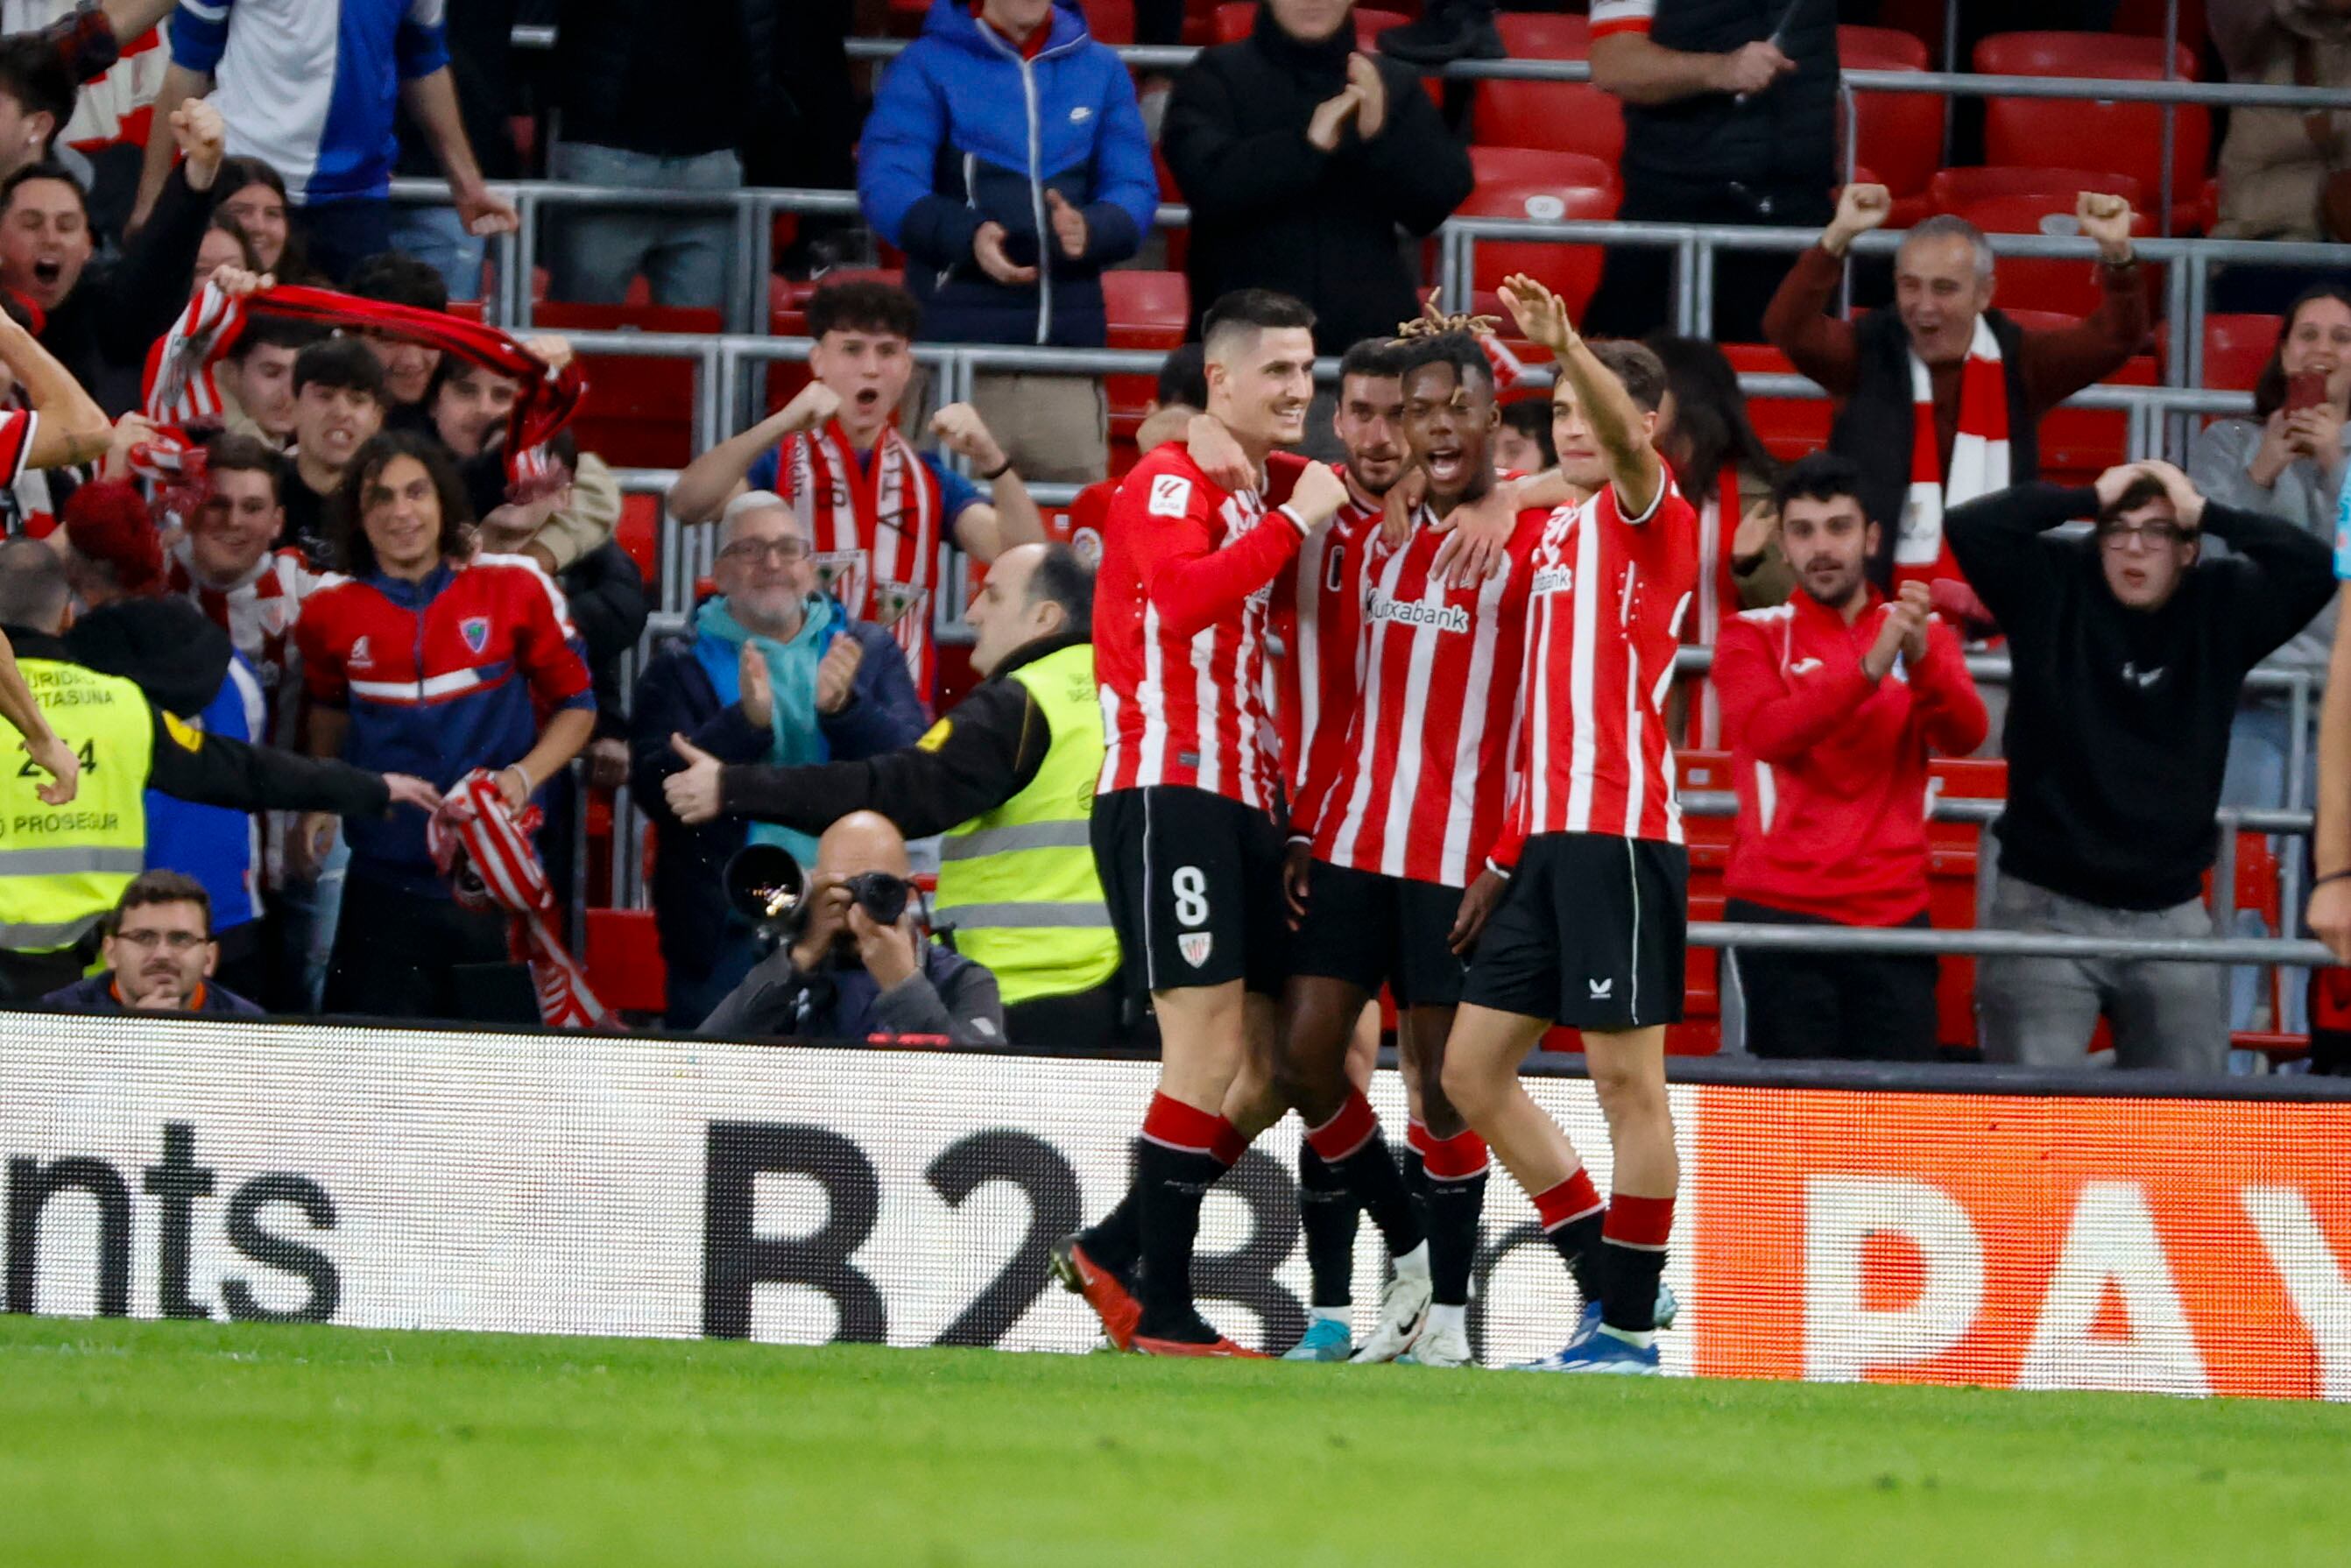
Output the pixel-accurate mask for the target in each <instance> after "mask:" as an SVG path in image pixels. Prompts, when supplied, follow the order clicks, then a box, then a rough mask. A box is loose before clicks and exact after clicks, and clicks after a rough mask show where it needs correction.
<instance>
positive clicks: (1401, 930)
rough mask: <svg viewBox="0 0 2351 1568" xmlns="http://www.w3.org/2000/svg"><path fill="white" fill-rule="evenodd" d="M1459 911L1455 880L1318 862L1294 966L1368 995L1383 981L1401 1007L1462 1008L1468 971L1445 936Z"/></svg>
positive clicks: (1308, 887) (1294, 952) (1297, 938)
mask: <svg viewBox="0 0 2351 1568" xmlns="http://www.w3.org/2000/svg"><path fill="white" fill-rule="evenodd" d="M1460 913H1461V890H1460V889H1459V888H1458V887H1446V886H1444V885H1442V884H1440V883H1433V882H1411V881H1407V880H1406V879H1405V878H1403V877H1398V876H1381V875H1378V874H1376V873H1372V872H1367V871H1353V870H1351V869H1349V868H1348V867H1346V866H1337V865H1332V864H1331V863H1330V862H1327V861H1316V862H1314V864H1313V868H1312V870H1311V872H1310V873H1308V878H1307V883H1306V918H1305V919H1304V920H1303V921H1301V923H1300V924H1299V927H1298V935H1297V936H1294V937H1293V938H1291V941H1292V942H1293V943H1294V946H1292V948H1291V950H1290V969H1291V971H1292V972H1293V973H1295V974H1300V975H1317V976H1321V977H1324V978H1327V979H1332V980H1344V981H1346V982H1347V983H1348V984H1349V985H1351V986H1354V987H1356V988H1359V989H1361V990H1362V991H1364V993H1366V994H1367V995H1375V994H1377V992H1378V991H1379V988H1381V987H1382V986H1385V987H1387V988H1388V990H1389V992H1390V994H1391V995H1393V996H1394V997H1395V1005H1396V1006H1397V1007H1399V1008H1449V1007H1458V1005H1459V1004H1460V1001H1461V981H1462V977H1463V976H1464V975H1465V974H1467V973H1468V970H1467V968H1466V967H1464V965H1463V964H1462V962H1461V960H1460V959H1458V958H1457V957H1455V956H1453V950H1452V948H1451V947H1449V946H1447V945H1446V939H1447V937H1449V936H1452V935H1453V922H1454V919H1455V918H1456V917H1457V916H1458V915H1459V914H1460Z"/></svg>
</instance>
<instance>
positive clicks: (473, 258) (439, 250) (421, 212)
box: [392, 207, 489, 300]
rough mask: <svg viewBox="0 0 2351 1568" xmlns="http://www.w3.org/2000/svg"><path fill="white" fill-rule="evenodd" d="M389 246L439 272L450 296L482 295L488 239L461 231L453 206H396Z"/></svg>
mask: <svg viewBox="0 0 2351 1568" xmlns="http://www.w3.org/2000/svg"><path fill="white" fill-rule="evenodd" d="M392 249H394V250H396V251H401V252H403V253H405V254H406V255H409V256H414V257H415V258H416V259H417V260H419V261H421V262H423V263H424V264H425V265H426V266H427V267H431V268H432V269H433V270H434V271H435V272H437V273H439V274H440V275H441V279H442V281H443V282H444V283H446V284H447V285H448V286H449V298H451V299H452V300H460V299H479V298H481V297H482V260H483V257H484V256H485V255H486V253H487V251H488V249H489V242H488V241H487V240H485V239H481V238H479V237H477V236H475V235H469V234H467V233H466V232H465V220H464V219H462V218H460V217H458V215H457V209H456V208H455V207H402V208H400V209H398V210H397V212H396V213H395V214H394V215H393V217H392Z"/></svg>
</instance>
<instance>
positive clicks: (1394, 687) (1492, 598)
mask: <svg viewBox="0 0 2351 1568" xmlns="http://www.w3.org/2000/svg"><path fill="white" fill-rule="evenodd" d="M1550 517H1551V514H1550V513H1548V512H1542V511H1531V512H1524V513H1521V514H1520V517H1519V531H1518V534H1517V535H1516V536H1515V537H1514V538H1512V540H1511V544H1510V551H1509V553H1508V555H1507V556H1506V558H1505V559H1504V562H1503V566H1502V569H1501V570H1499V571H1498V572H1496V573H1494V574H1493V575H1492V576H1490V577H1489V578H1487V579H1486V580H1484V581H1482V582H1480V583H1479V584H1477V585H1476V586H1475V587H1472V588H1449V587H1447V585H1446V583H1445V581H1444V580H1443V579H1442V578H1441V577H1436V576H1434V574H1433V568H1434V567H1435V564H1436V560H1437V551H1438V549H1440V548H1441V547H1442V546H1443V544H1444V542H1445V538H1446V536H1445V535H1443V534H1440V533H1437V531H1435V530H1434V528H1431V526H1430V525H1431V524H1433V523H1434V522H1435V521H1436V518H1435V516H1434V515H1433V514H1432V513H1431V512H1430V511H1429V510H1428V508H1426V507H1423V508H1422V509H1421V512H1420V516H1419V517H1417V518H1416V519H1415V524H1414V528H1413V534H1412V537H1411V538H1409V539H1408V540H1406V541H1405V544H1404V546H1403V548H1401V549H1388V548H1386V547H1385V546H1384V545H1383V544H1381V543H1379V542H1378V539H1377V535H1376V534H1374V536H1373V541H1374V542H1373V543H1372V545H1371V548H1370V549H1369V551H1368V552H1367V554H1368V559H1367V561H1366V563H1365V566H1364V570H1363V571H1362V574H1361V576H1360V578H1359V579H1358V581H1359V584H1360V587H1361V590H1362V601H1361V602H1362V607H1363V609H1362V614H1363V633H1362V659H1363V676H1362V681H1363V685H1362V690H1361V693H1360V695H1359V697H1358V699H1357V701H1356V702H1355V704H1354V706H1353V712H1352V714H1351V715H1350V716H1349V717H1348V720H1347V725H1346V730H1345V738H1344V740H1343V742H1342V743H1341V744H1340V745H1339V746H1338V747H1335V748H1332V752H1331V753H1329V754H1327V759H1326V754H1318V755H1317V757H1316V758H1315V766H1314V768H1313V769H1312V770H1311V778H1310V779H1309V780H1308V783H1307V788H1306V789H1304V790H1303V791H1302V792H1301V795H1300V798H1299V811H1298V817H1297V820H1296V821H1294V822H1293V823H1292V824H1291V828H1290V836H1291V837H1293V838H1296V837H1299V836H1300V835H1301V834H1303V835H1306V836H1308V837H1311V839H1312V840H1313V841H1314V858H1315V859H1317V860H1320V861H1323V862H1328V863H1329V864H1332V865H1340V866H1346V867H1349V868H1351V869H1353V870H1355V871H1362V872H1372V873H1376V874H1379V875H1382V876H1395V877H1407V878H1410V879H1411V880H1413V881H1415V882H1431V883H1443V884H1445V885H1446V886H1447V887H1466V886H1468V883H1469V881H1470V879H1471V878H1472V877H1474V876H1475V875H1476V874H1477V873H1478V871H1479V867H1480V866H1482V865H1483V863H1484V862H1485V857H1486V854H1487V852H1489V851H1490V850H1491V849H1493V848H1494V846H1495V843H1496V841H1498V840H1499V838H1500V836H1501V831H1502V816H1503V809H1504V806H1505V805H1506V803H1507V802H1508V801H1509V799H1510V775H1511V772H1512V770H1513V768H1514V767H1515V765H1516V761H1517V756H1516V753H1517V744H1518V736H1517V727H1516V723H1515V716H1516V710H1517V706H1518V695H1519V672H1520V667H1521V665H1522V664H1523V663H1524V655H1525V644H1526V625H1527V588H1528V583H1529V580H1530V577H1531V572H1530V567H1529V563H1530V561H1531V558H1532V556H1533V554H1534V548H1535V545H1536V542H1537V541H1538V540H1539V539H1540V538H1541V536H1542V529H1543V526H1544V524H1545V523H1546V522H1547V521H1548V520H1549V518H1550Z"/></svg>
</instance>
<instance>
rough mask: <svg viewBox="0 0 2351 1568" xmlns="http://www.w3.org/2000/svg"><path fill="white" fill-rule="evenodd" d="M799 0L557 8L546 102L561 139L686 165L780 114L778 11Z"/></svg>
mask: <svg viewBox="0 0 2351 1568" xmlns="http://www.w3.org/2000/svg"><path fill="white" fill-rule="evenodd" d="M803 3H804V0H687V3H685V4H684V5H679V4H673V3H670V0H561V4H560V5H558V6H557V7H556V12H557V20H556V28H555V96H556V107H557V108H559V110H561V111H562V115H563V121H562V123H563V139H564V140H565V141H586V142H592V143H594V144H595V145H597V146H600V147H617V148H622V149H625V150H626V151H628V152H647V153H658V154H662V155H664V156H672V157H691V156H694V155H696V154H700V153H705V152H719V151H722V150H726V149H729V148H732V147H734V146H736V145H737V143H738V142H739V141H741V140H742V138H743V137H744V135H745V134H746V133H747V132H748V131H750V130H752V128H754V127H756V126H758V125H760V124H762V123H764V122H765V121H766V120H768V119H769V118H770V117H772V116H775V115H778V114H782V113H785V112H787V111H788V110H789V105H787V104H785V103H784V102H782V101H781V99H780V96H779V94H778V89H777V78H776V37H777V32H778V16H779V13H780V12H781V11H782V10H784V9H787V8H789V7H790V6H792V5H799V4H803Z"/></svg>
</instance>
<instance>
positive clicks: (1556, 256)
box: [1458, 147, 1623, 317]
mask: <svg viewBox="0 0 2351 1568" xmlns="http://www.w3.org/2000/svg"><path fill="white" fill-rule="evenodd" d="M1506 153H1507V155H1506V156H1504V157H1502V158H1499V159H1497V158H1496V157H1495V156H1494V150H1493V149H1489V148H1484V147H1473V148H1471V149H1470V150H1469V159H1470V164H1471V166H1472V168H1473V169H1475V170H1476V172H1477V175H1478V188H1477V189H1476V190H1475V191H1474V192H1472V193H1470V196H1469V199H1468V201H1466V202H1464V203H1462V204H1461V206H1460V208H1459V209H1458V215H1460V216H1462V217H1497V218H1500V217H1507V218H1535V219H1538V220H1541V221H1543V222H1556V221H1558V220H1559V219H1562V218H1612V217H1614V216H1615V215H1616V204H1617V203H1618V202H1619V201H1620V200H1621V199H1622V198H1623V193H1622V192H1621V191H1620V190H1619V189H1618V188H1617V185H1616V176H1615V175H1614V173H1613V172H1611V171H1610V170H1609V169H1608V167H1607V165H1605V164H1604V163H1602V162H1600V161H1599V160H1598V159H1596V158H1588V157H1585V156H1584V155H1583V154H1582V153H1577V152H1547V153H1542V154H1541V155H1540V156H1541V158H1542V159H1543V160H1546V162H1541V163H1537V162H1534V161H1533V157H1532V155H1531V154H1529V153H1527V152H1525V151H1523V150H1506ZM1505 170H1507V171H1508V172H1503V171H1505ZM1600 265H1601V250H1600V247H1599V246H1590V245H1557V244H1549V243H1545V242H1542V241H1539V240H1488V241H1483V242H1481V243H1479V246H1477V251H1476V266H1475V267H1474V268H1473V270H1472V275H1471V286H1472V287H1474V288H1478V289H1493V288H1496V287H1499V286H1500V284H1501V281H1502V279H1503V278H1505V277H1509V276H1510V274H1512V273H1514V272H1524V273H1527V274H1530V275H1531V276H1532V277H1538V278H1541V280H1542V282H1543V283H1544V284H1545V285H1546V286H1548V287H1550V288H1551V289H1552V290H1553V291H1554V292H1555V293H1557V294H1558V295H1559V296H1560V297H1561V298H1563V299H1564V300H1566V302H1567V308H1568V311H1569V314H1570V315H1571V316H1572V317H1573V316H1578V315H1581V314H1582V312H1583V307H1584V306H1585V305H1586V304H1587V303H1588V302H1589V301H1590V300H1591V298H1592V292H1593V289H1595V288H1597V287H1600Z"/></svg>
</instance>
